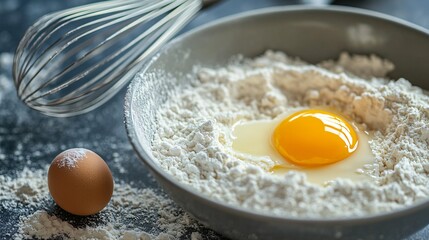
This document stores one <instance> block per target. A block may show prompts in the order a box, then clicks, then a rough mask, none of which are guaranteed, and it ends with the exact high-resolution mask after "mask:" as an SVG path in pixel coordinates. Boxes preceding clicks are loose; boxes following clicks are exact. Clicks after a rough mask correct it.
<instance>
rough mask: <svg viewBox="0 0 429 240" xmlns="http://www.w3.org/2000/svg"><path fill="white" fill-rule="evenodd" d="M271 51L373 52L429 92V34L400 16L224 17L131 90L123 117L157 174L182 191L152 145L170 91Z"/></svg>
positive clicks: (168, 51) (315, 57) (160, 59)
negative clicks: (202, 73)
mask: <svg viewBox="0 0 429 240" xmlns="http://www.w3.org/2000/svg"><path fill="white" fill-rule="evenodd" d="M267 49H272V50H280V51H284V52H285V53H287V54H288V55H290V56H296V57H299V58H301V59H303V60H305V61H307V62H310V63H316V62H319V61H322V60H326V59H332V58H336V57H338V55H339V54H340V53H341V52H343V51H348V52H350V53H357V54H376V55H378V56H380V57H384V58H387V59H389V60H390V61H392V62H393V63H394V64H395V67H396V68H395V70H394V71H393V72H392V73H391V74H390V75H389V77H391V78H392V79H396V78H399V77H404V78H406V79H408V80H410V81H411V82H412V83H413V84H414V85H417V86H420V87H422V88H424V89H429V81H427V80H426V76H428V75H429V68H427V66H426V63H428V62H429V54H427V53H428V52H429V33H428V31H426V30H424V29H422V28H419V27H417V26H414V25H412V24H409V23H405V22H403V21H401V20H398V19H394V18H391V17H388V16H385V15H381V14H376V13H372V12H368V11H362V10H356V9H352V8H345V7H330V8H308V7H284V8H270V9H263V10H258V11H253V12H250V13H244V14H241V15H239V16H235V17H230V18H226V19H223V20H220V21H217V22H215V23H212V24H209V25H206V26H204V27H201V28H198V29H196V30H194V31H192V32H190V33H187V34H185V35H183V36H180V37H178V38H176V39H175V40H173V41H172V42H170V43H169V44H168V45H167V46H166V47H164V48H163V49H162V51H160V53H159V54H158V55H157V56H156V57H154V58H153V59H152V61H151V62H150V63H149V64H147V66H146V67H145V69H143V70H142V71H141V72H140V73H139V74H137V76H136V77H135V79H134V80H133V82H132V83H131V85H130V87H129V90H128V94H127V99H126V114H125V115H126V124H127V130H128V133H129V136H130V140H131V142H132V144H133V146H134V148H135V149H136V151H137V153H138V154H139V155H140V157H141V158H142V159H143V161H144V162H145V163H147V165H148V166H149V167H150V168H151V169H152V170H153V171H154V172H155V173H156V174H159V175H160V176H161V177H162V178H165V179H167V181H169V182H171V183H172V184H173V185H175V186H176V187H178V188H185V187H183V186H182V185H180V184H178V183H174V180H173V179H172V178H171V177H170V176H168V174H166V173H165V172H164V171H163V170H162V169H161V168H160V167H159V166H157V164H156V161H157V160H156V159H155V158H154V157H153V156H152V153H151V150H150V142H151V139H152V138H153V134H154V131H155V129H156V119H155V117H156V112H157V110H158V109H159V108H160V107H161V105H162V104H163V103H164V102H165V101H166V100H167V99H168V98H169V96H170V93H171V91H172V89H174V88H175V87H178V86H183V85H184V84H187V83H188V74H191V73H192V71H193V68H194V67H195V66H210V67H216V66H222V65H225V64H226V63H227V62H228V61H229V60H230V59H231V56H234V55H237V54H240V55H243V56H244V57H255V56H257V55H260V54H262V53H263V52H264V51H266V50H267ZM426 205H427V204H426Z"/></svg>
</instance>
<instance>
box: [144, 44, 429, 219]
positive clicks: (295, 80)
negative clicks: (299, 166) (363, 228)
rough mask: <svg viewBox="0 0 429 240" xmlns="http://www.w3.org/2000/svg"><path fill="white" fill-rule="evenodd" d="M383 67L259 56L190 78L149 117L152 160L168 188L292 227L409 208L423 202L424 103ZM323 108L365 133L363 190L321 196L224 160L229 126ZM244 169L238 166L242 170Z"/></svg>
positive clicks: (295, 180)
mask: <svg viewBox="0 0 429 240" xmlns="http://www.w3.org/2000/svg"><path fill="white" fill-rule="evenodd" d="M392 69H393V64H392V63H390V62H389V61H386V60H382V59H380V58H378V57H376V56H370V57H366V56H350V55H348V54H342V55H341V56H340V58H339V61H337V62H334V61H325V62H322V63H320V65H318V66H314V65H309V64H307V63H305V62H302V61H300V60H297V59H292V58H290V57H288V56H286V55H285V54H283V53H280V52H272V51H268V52H266V53H265V54H264V55H263V56H261V57H258V58H256V59H253V60H252V59H244V60H243V61H241V62H238V63H237V62H235V63H231V64H230V65H228V66H226V67H224V68H218V69H209V68H202V69H198V70H197V73H196V76H197V77H195V79H194V80H193V81H192V82H191V84H190V86H187V87H185V89H178V91H176V92H175V93H173V94H172V96H171V97H170V100H169V101H167V103H166V104H165V105H164V107H163V108H162V109H161V110H160V111H159V112H158V129H157V132H156V134H155V136H154V139H153V142H152V150H153V154H154V156H155V158H156V159H157V161H158V164H159V165H161V166H162V167H163V168H164V169H165V170H166V171H168V172H169V173H170V174H171V175H173V176H174V177H175V178H176V179H177V180H178V181H180V182H182V183H184V184H187V185H189V186H192V187H193V188H196V189H197V190H198V191H200V192H201V193H203V194H204V195H206V196H208V197H210V198H211V199H214V200H217V201H221V202H226V203H228V204H231V205H238V206H242V207H244V208H247V209H251V210H254V211H258V212H268V213H270V214H274V215H284V216H296V217H338V216H341V217H342V216H361V215H366V214H375V213H380V212H387V211H392V210H394V209H398V208H401V207H404V206H410V205H412V204H415V203H416V202H419V201H424V200H427V199H428V196H429V181H428V180H429V176H428V173H429V171H428V170H429V149H428V144H429V138H428V135H429V134H428V132H429V130H428V123H429V98H428V96H427V95H425V94H423V92H422V90H421V89H419V88H417V87H414V86H412V85H411V84H410V83H409V82H408V81H406V80H404V79H399V80H397V81H388V80H386V79H384V78H383V77H384V76H385V74H386V73H388V72H389V71H391V70H392ZM296 107H327V108H331V109H334V110H335V111H337V112H341V113H342V114H343V115H344V116H346V117H347V118H349V119H352V120H353V121H354V122H356V123H357V124H359V125H360V126H361V127H362V128H363V129H364V130H368V131H371V132H373V133H374V136H373V138H372V140H371V141H370V147H371V149H372V152H373V154H374V156H375V162H374V164H372V165H368V166H366V167H365V171H366V172H367V174H370V175H371V176H372V177H373V179H374V181H372V182H352V181H349V180H345V179H336V180H333V181H331V182H329V183H328V184H327V185H326V186H320V185H315V184H312V183H309V182H308V181H307V180H306V176H305V175H304V174H303V173H300V172H296V171H289V172H288V173H286V174H285V175H284V176H275V175H271V174H269V173H268V170H269V169H270V167H272V166H273V165H274V162H273V161H272V160H270V159H267V160H266V162H264V163H263V164H261V163H260V162H256V161H255V160H254V159H252V158H251V157H247V159H243V156H241V155H239V154H237V153H235V152H234V151H233V150H232V147H231V145H232V139H231V136H230V133H231V130H232V126H233V124H234V123H236V122H237V121H249V120H260V119H273V118H275V117H276V116H278V115H279V114H281V113H283V112H284V111H286V110H287V109H293V108H296ZM243 160H244V161H243Z"/></svg>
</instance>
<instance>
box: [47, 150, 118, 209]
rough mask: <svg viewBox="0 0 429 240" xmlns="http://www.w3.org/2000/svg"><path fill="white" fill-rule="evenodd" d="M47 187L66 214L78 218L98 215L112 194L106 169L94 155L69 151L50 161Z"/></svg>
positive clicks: (110, 180)
mask: <svg viewBox="0 0 429 240" xmlns="http://www.w3.org/2000/svg"><path fill="white" fill-rule="evenodd" d="M48 186H49V192H50V193H51V196H52V198H53V199H54V201H55V202H56V203H57V204H58V205H59V206H60V207H61V208H62V209H64V210H65V211H67V212H69V213H72V214H75V215H81V216H87V215H92V214H95V213H98V212H99V211H101V210H102V209H103V208H104V207H105V206H106V205H107V204H108V203H109V201H110V198H111V197H112V193H113V178H112V173H111V172H110V169H109V167H108V166H107V164H106V163H105V162H104V160H103V159H102V158H101V157H100V156H98V155H97V154H96V153H94V152H92V151H90V150H88V149H84V148H72V149H69V150H66V151H64V152H62V153H60V154H59V155H58V156H57V157H55V159H54V160H53V161H52V163H51V166H50V167H49V172H48Z"/></svg>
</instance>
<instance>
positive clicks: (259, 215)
mask: <svg viewBox="0 0 429 240" xmlns="http://www.w3.org/2000/svg"><path fill="white" fill-rule="evenodd" d="M311 11H316V12H331V13H347V14H354V15H359V16H361V17H369V18H372V19H375V20H381V21H385V22H389V23H390V24H396V25H399V26H400V27H404V28H407V29H408V30H414V31H417V32H419V33H420V34H423V35H426V36H429V30H428V29H425V28H424V27H421V26H418V25H416V24H414V23H411V22H408V21H406V20H403V19H400V18H397V17H394V16H390V15H387V14H384V13H379V12H376V11H372V10H366V9H361V8H355V7H348V6H294V5H292V6H290V5H289V6H275V7H267V8H261V9H256V10H250V11H246V12H242V13H238V14H233V15H231V16H226V17H222V18H220V19H217V20H215V21H212V22H209V23H206V24H202V25H201V26H198V27H196V28H194V29H191V30H189V31H188V32H186V33H184V34H181V35H179V36H177V37H175V38H174V39H173V40H171V41H170V42H169V43H167V44H166V45H165V46H163V47H162V48H161V50H160V51H158V53H157V54H156V55H154V56H153V57H152V58H151V59H150V60H149V61H147V63H146V64H145V65H144V66H143V67H142V69H141V70H139V71H138V72H137V74H136V75H135V77H134V78H133V80H132V82H131V83H130V84H129V86H128V89H127V93H126V96H125V103H124V110H125V113H124V116H125V121H124V123H125V128H126V132H127V136H128V139H129V141H130V143H131V145H132V147H133V149H134V151H135V152H136V154H137V155H138V157H139V159H140V160H141V161H142V162H143V163H144V164H145V165H146V166H148V167H149V168H150V169H151V170H152V171H153V172H155V173H156V174H157V175H159V176H161V177H162V178H163V179H164V180H166V181H168V182H169V183H170V184H172V185H174V187H175V188H178V189H180V190H181V191H184V192H186V194H190V195H192V196H193V197H196V198H198V200H200V201H203V202H204V203H205V204H206V205H208V206H210V207H213V208H216V209H222V210H224V211H226V212H230V213H233V214H235V215H238V216H242V217H245V218H247V219H258V220H259V221H260V220H261V219H264V220H266V221H271V222H273V221H274V222H294V223H307V224H308V223H310V224H311V223H312V224H322V223H323V224H326V223H329V224H335V223H341V224H342V225H345V224H347V225H356V224H359V223H362V222H365V223H368V222H378V221H383V220H388V219H394V218H401V217H402V216H406V215H409V214H412V213H415V212H419V211H421V210H425V209H428V208H429V198H428V199H426V200H422V201H419V202H417V203H414V204H412V205H409V206H404V207H401V208H398V209H395V210H393V211H389V212H381V213H375V214H368V215H359V216H344V217H342V216H335V217H296V216H280V215H274V214H270V212H268V211H267V212H265V211H258V210H252V209H249V208H245V207H242V206H238V205H233V204H230V203H225V202H221V201H218V200H214V199H211V198H210V197H209V196H206V195H204V194H203V193H201V192H199V191H198V190H197V189H195V188H193V187H191V186H189V185H186V184H184V183H181V182H178V181H177V180H176V179H175V178H174V177H173V176H172V175H170V174H169V173H168V172H167V171H165V170H164V169H163V168H162V167H161V166H159V165H158V164H157V163H155V161H153V160H151V157H150V156H149V155H148V154H147V153H146V152H145V151H144V149H143V148H142V146H141V145H140V142H139V141H138V138H137V133H136V130H135V128H134V125H133V122H134V120H133V114H132V112H133V109H132V105H133V104H132V102H133V99H134V98H133V96H134V93H135V90H136V87H134V85H136V84H137V82H138V79H139V78H140V77H139V76H140V75H143V74H145V73H146V72H147V70H148V69H149V68H150V66H151V65H152V64H153V63H154V62H155V61H156V60H157V59H158V58H159V56H160V55H161V53H165V52H167V51H168V50H169V49H170V48H172V47H173V46H175V45H176V44H177V43H180V42H181V41H183V40H186V39H187V38H189V37H192V36H193V35H194V34H197V33H199V32H201V31H206V30H207V29H210V28H212V27H217V26H221V25H224V24H228V23H229V22H233V21H239V20H243V19H245V18H252V17H257V16H261V15H268V14H274V13H282V12H311ZM345 220H346V221H345Z"/></svg>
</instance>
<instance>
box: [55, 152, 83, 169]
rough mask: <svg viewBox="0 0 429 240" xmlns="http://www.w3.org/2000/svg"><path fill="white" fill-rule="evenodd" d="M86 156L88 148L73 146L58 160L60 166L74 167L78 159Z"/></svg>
mask: <svg viewBox="0 0 429 240" xmlns="http://www.w3.org/2000/svg"><path fill="white" fill-rule="evenodd" d="M84 158H86V150H85V149H84V148H72V149H68V150H66V151H64V152H63V153H61V158H60V160H59V161H58V162H57V166H58V167H59V168H62V167H67V168H69V169H70V168H74V167H76V164H77V163H78V161H80V160H83V159H84Z"/></svg>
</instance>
